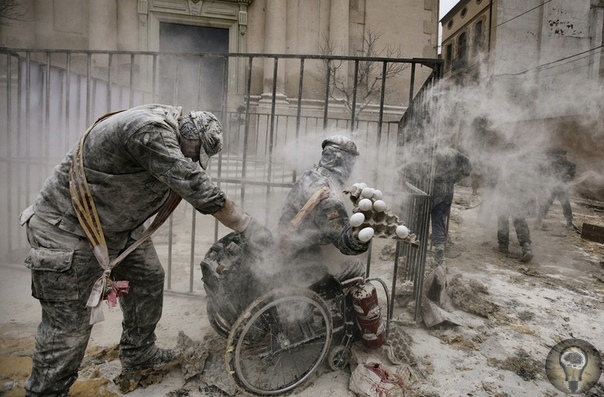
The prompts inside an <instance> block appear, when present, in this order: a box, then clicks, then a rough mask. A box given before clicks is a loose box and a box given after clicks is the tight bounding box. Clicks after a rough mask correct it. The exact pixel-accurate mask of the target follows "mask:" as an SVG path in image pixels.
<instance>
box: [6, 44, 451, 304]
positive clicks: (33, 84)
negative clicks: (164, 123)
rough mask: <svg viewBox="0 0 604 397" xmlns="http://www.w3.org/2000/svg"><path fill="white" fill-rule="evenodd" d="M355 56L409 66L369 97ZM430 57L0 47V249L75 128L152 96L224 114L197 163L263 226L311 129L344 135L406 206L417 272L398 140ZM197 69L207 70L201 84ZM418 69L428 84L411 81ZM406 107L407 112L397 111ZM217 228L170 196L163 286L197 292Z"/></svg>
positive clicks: (418, 112)
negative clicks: (174, 205) (344, 79)
mask: <svg viewBox="0 0 604 397" xmlns="http://www.w3.org/2000/svg"><path fill="white" fill-rule="evenodd" d="M209 60H211V62H210V61H209ZM366 62H372V63H374V64H375V65H378V66H381V68H379V67H378V68H376V70H377V71H378V72H377V73H378V74H377V78H381V77H383V76H385V73H386V72H385V71H386V69H387V67H388V65H390V64H392V63H398V64H404V65H405V66H408V67H405V68H404V70H403V72H402V76H400V78H397V79H394V78H393V79H386V78H382V80H381V87H380V90H379V92H377V91H376V92H375V93H373V94H372V95H370V96H369V97H370V98H371V100H372V103H370V104H368V103H367V102H365V103H362V104H361V103H360V102H361V101H362V100H361V99H360V98H361V96H360V95H357V93H360V92H361V91H362V89H363V87H362V86H361V85H362V82H359V81H357V76H358V70H359V68H360V67H362V66H363V65H366V64H365V63H366ZM286 63H289V64H290V68H289V69H288V70H291V63H295V64H297V66H296V67H295V68H296V70H297V75H296V77H295V78H292V77H291V76H288V79H287V81H286V82H284V80H283V77H282V75H283V70H284V69H285V67H284V66H285V65H286ZM336 63H337V64H338V65H340V67H341V66H342V65H344V67H345V69H344V70H346V71H348V72H349V73H348V78H349V81H350V90H351V91H350V94H351V95H350V99H349V102H347V103H346V104H343V103H342V102H341V101H339V100H338V93H337V92H336V91H335V89H334V88H333V87H334V86H333V84H332V83H333V80H331V81H330V79H333V78H335V76H336V73H334V68H333V67H330V66H333V65H334V64H336ZM440 65H441V64H440V61H438V60H433V59H398V58H397V59H389V58H359V57H343V56H311V55H285V54H282V55H281V54H222V53H158V52H125V51H71V50H31V49H9V48H0V109H3V110H2V111H0V178H2V184H3V186H5V189H3V191H2V192H1V193H0V228H1V230H3V233H4V236H3V238H2V239H0V252H1V254H0V261H1V262H3V263H8V262H13V263H14V262H21V261H22V260H23V258H24V257H25V253H26V249H27V248H28V244H27V242H26V239H25V235H24V230H23V229H22V228H21V227H20V225H19V223H18V214H19V213H20V212H21V211H22V210H23V209H25V208H26V207H27V206H28V205H30V204H31V203H32V202H33V201H34V200H35V198H36V196H37V193H38V191H39V190H40V188H41V187H42V184H43V183H44V180H45V179H46V178H47V176H48V175H49V174H50V172H51V169H52V167H53V166H54V165H55V164H57V163H58V162H59V161H60V160H61V159H62V157H63V156H64V155H65V153H67V152H68V151H69V150H70V149H71V148H72V147H73V145H74V144H75V143H76V142H77V140H78V139H79V137H80V135H81V134H82V133H83V131H85V130H86V128H87V127H88V126H89V125H90V124H92V122H94V120H96V119H97V118H98V117H100V116H102V115H103V114H105V113H108V112H111V111H116V110H119V109H124V108H128V107H132V106H135V105H139V104H143V103H152V102H154V103H170V104H179V105H182V106H183V109H184V110H185V111H190V110H198V109H202V110H210V111H212V112H214V113H215V114H216V115H217V116H218V117H219V118H220V119H221V120H222V122H223V129H224V136H225V147H224V149H223V151H222V152H221V153H220V154H219V155H218V156H217V159H214V160H212V161H211V163H210V167H209V173H210V174H211V175H212V177H213V179H214V181H215V182H216V183H217V184H219V185H220V187H221V188H222V189H223V190H225V192H226V193H227V194H228V195H229V196H231V197H233V198H234V199H235V200H236V201H238V202H239V203H240V204H241V205H242V206H243V207H244V208H245V210H246V211H248V212H249V213H251V214H252V215H253V216H254V217H256V218H258V219H260V220H261V221H263V222H264V223H265V224H267V225H269V226H271V225H275V224H276V221H277V216H278V213H279V211H278V209H280V208H281V205H282V204H283V200H284V197H285V195H286V194H287V192H288V191H289V189H290V187H291V186H292V184H293V183H294V182H295V180H296V177H297V175H298V173H299V172H301V171H303V169H304V168H306V167H307V166H310V165H311V164H312V162H313V161H317V160H318V159H319V157H320V146H319V145H320V139H321V138H322V137H323V136H325V135H326V134H327V133H328V132H329V133H336V132H341V131H346V132H347V133H349V134H351V135H352V136H353V138H354V139H355V140H356V141H357V143H358V145H359V147H360V148H361V151H362V156H364V157H366V158H367V159H370V160H371V161H363V162H362V163H363V165H364V167H363V170H362V172H361V173H360V174H358V178H361V179H363V180H364V181H366V182H368V183H369V184H370V185H372V186H376V187H379V188H380V189H382V190H383V191H384V192H385V194H386V197H388V200H389V202H391V203H396V204H397V205H400V206H401V211H407V213H404V212H402V213H401V214H403V213H404V215H402V216H401V218H402V219H408V220H410V221H408V223H409V225H410V227H411V228H412V229H413V230H414V231H416V232H418V235H419V236H420V240H421V241H423V242H424V246H423V248H422V249H420V250H416V251H415V252H411V253H406V254H405V253H402V254H404V255H407V258H406V263H407V269H409V270H408V272H409V276H410V277H416V278H417V277H418V276H417V273H418V272H419V273H422V272H423V261H424V260H425V240H427V230H426V225H427V220H426V219H425V218H426V214H427V209H426V207H425V205H426V203H425V202H424V201H422V204H421V205H420V204H413V205H411V206H409V205H403V204H404V203H403V201H404V200H403V198H404V197H405V195H404V193H405V192H403V193H401V188H400V187H398V186H400V184H401V180H400V176H401V175H400V172H398V171H399V170H400V169H401V164H402V158H401V153H402V152H401V151H400V147H401V146H402V145H405V144H407V143H408V142H409V140H408V139H407V141H406V140H405V139H402V138H401V137H402V136H404V135H405V134H407V135H409V134H411V133H412V132H413V133H415V134H417V128H411V127H410V126H417V123H415V121H416V120H418V119H421V118H425V117H426V116H425V115H424V114H422V113H424V112H431V111H433V109H432V108H431V107H430V105H429V103H430V100H431V99H430V100H427V98H426V94H422V93H425V92H427V89H426V87H427V86H428V85H434V84H435V81H436V80H438V78H439V77H440ZM424 67H427V68H428V69H426V68H424ZM422 68H423V69H422ZM380 69H381V70H382V72H381V73H382V76H380V75H379V73H380V72H379V70H380ZM321 71H322V73H324V74H321V73H320V72H321ZM345 74H346V73H345ZM267 76H268V79H267ZM427 76H429V77H428V79H427V80H426V77H427ZM209 79H212V81H214V83H213V84H208V83H207V81H208V80H209ZM420 79H421V80H422V81H427V82H428V83H426V84H424V88H422V89H417V88H416V87H415V85H416V83H415V82H416V81H418V80H420ZM215 81H220V84H218V85H217V84H216V83H215ZM267 81H269V84H268V86H266V84H267V83H266V82H267ZM401 82H404V84H402V83H401ZM292 87H293V88H292ZM417 91H419V92H420V94H421V95H420V96H421V98H420V100H417V99H416V92H417ZM206 92H211V95H205V93H206ZM283 92H286V93H287V94H288V95H287V96H286V97H285V99H283V97H284V94H283ZM341 97H343V96H342V95H341ZM392 98H394V99H392ZM365 101H366V100H365ZM426 104H428V105H426ZM366 105H368V106H366ZM361 108H363V109H364V110H363V111H360V112H359V111H358V109H361ZM407 108H409V109H411V110H413V112H410V111H409V110H407V112H405V110H406V109H407ZM351 109H356V111H351ZM403 114H404V115H405V116H404V117H402V116H403ZM428 136H429V135H425V134H424V135H423V138H422V137H420V138H417V139H428V138H427V137H428ZM307 149H308V150H309V151H308V152H307V151H306V150H307ZM415 188H417V189H419V190H420V191H422V194H421V195H420V196H421V197H424V196H425V195H429V193H430V190H429V189H426V187H425V186H415ZM420 201H421V200H420ZM416 222H417V223H416ZM227 232H228V230H226V229H224V228H223V227H222V226H221V225H220V224H219V223H217V222H215V221H214V219H213V218H211V217H197V215H196V213H195V211H194V210H193V209H192V207H191V206H190V205H189V204H187V203H183V204H181V205H180V207H179V208H178V209H177V211H176V212H175V213H174V215H173V216H172V217H171V218H170V221H169V222H167V224H166V225H164V226H162V228H161V229H160V230H159V231H158V232H157V233H156V235H154V237H153V239H154V240H155V242H156V247H157V249H158V253H159V255H160V258H161V259H162V261H163V263H165V264H166V267H167V286H166V288H167V289H168V290H171V291H175V292H182V293H193V294H198V293H201V291H202V290H203V288H202V286H201V282H200V281H199V280H200V279H201V275H200V273H199V269H198V262H199V260H200V257H199V254H203V253H205V252H206V251H207V249H208V248H209V246H210V245H211V244H212V243H213V242H214V241H215V240H216V239H217V238H219V237H220V236H222V235H224V234H226V233H227ZM422 250H423V251H422ZM370 262H371V259H369V263H368V266H370ZM185 275H186V276H185Z"/></svg>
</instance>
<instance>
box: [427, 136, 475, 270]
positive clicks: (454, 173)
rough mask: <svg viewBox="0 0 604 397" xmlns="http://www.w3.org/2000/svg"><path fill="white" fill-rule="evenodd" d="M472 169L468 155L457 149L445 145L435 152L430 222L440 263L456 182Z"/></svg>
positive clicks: (443, 255)
mask: <svg viewBox="0 0 604 397" xmlns="http://www.w3.org/2000/svg"><path fill="white" fill-rule="evenodd" d="M471 171H472V166H471V165H470V160H469V159H468V157H466V156H465V155H464V154H462V153H461V152H460V151H458V150H456V149H453V148H450V147H443V148H439V149H437V150H436V152H435V153H434V192H433V197H432V209H431V211H430V222H431V224H432V246H433V247H434V253H435V255H434V259H435V262H436V263H438V264H441V263H442V262H444V260H445V245H446V243H447V219H448V218H449V214H450V213H451V204H452V203H453V194H454V190H455V183H457V182H459V181H461V180H462V179H463V178H465V177H467V176H469V175H470V172H471Z"/></svg>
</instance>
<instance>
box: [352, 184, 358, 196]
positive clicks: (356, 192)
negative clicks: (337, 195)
mask: <svg viewBox="0 0 604 397" xmlns="http://www.w3.org/2000/svg"><path fill="white" fill-rule="evenodd" d="M358 191H359V184H358V183H354V184H353V185H352V186H351V187H350V194H352V195H353V196H357V195H358Z"/></svg>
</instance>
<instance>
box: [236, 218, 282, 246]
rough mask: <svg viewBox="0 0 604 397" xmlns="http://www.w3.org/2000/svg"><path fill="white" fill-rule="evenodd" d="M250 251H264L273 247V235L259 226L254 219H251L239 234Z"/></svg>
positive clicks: (265, 228)
mask: <svg viewBox="0 0 604 397" xmlns="http://www.w3.org/2000/svg"><path fill="white" fill-rule="evenodd" d="M241 235H242V236H243V238H244V239H245V240H246V242H247V244H248V246H249V247H250V249H252V250H254V251H260V252H262V251H264V250H266V249H269V248H271V247H272V246H273V244H274V240H273V234H272V233H271V231H270V230H269V229H268V228H267V227H266V226H264V225H262V224H260V222H258V221H257V220H255V219H254V218H251V219H250V221H249V223H248V224H247V227H246V228H245V229H244V230H243V232H241Z"/></svg>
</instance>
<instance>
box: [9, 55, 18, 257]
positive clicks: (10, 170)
mask: <svg viewBox="0 0 604 397" xmlns="http://www.w3.org/2000/svg"><path fill="white" fill-rule="evenodd" d="M12 80H13V76H12V55H11V54H10V53H6V157H7V160H8V161H7V164H6V168H7V169H6V182H7V183H6V197H7V203H6V204H7V205H6V211H7V213H6V218H7V219H10V218H11V214H12V213H13V207H12V201H13V188H12V183H10V181H11V179H12V178H11V177H12V172H13V171H12V163H13V156H12V155H11V153H12V152H13V150H12V149H13V148H12V140H11V132H12V128H11V126H12V117H11V115H12V110H13V107H12ZM19 190H21V189H20V188H19ZM11 224H12V222H10V221H8V228H9V230H8V233H6V244H7V245H8V246H7V248H8V249H7V258H9V259H10V260H12V257H13V252H12V251H13V249H12V248H13V237H12V235H13V233H12V232H11V227H10V225H11Z"/></svg>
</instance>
